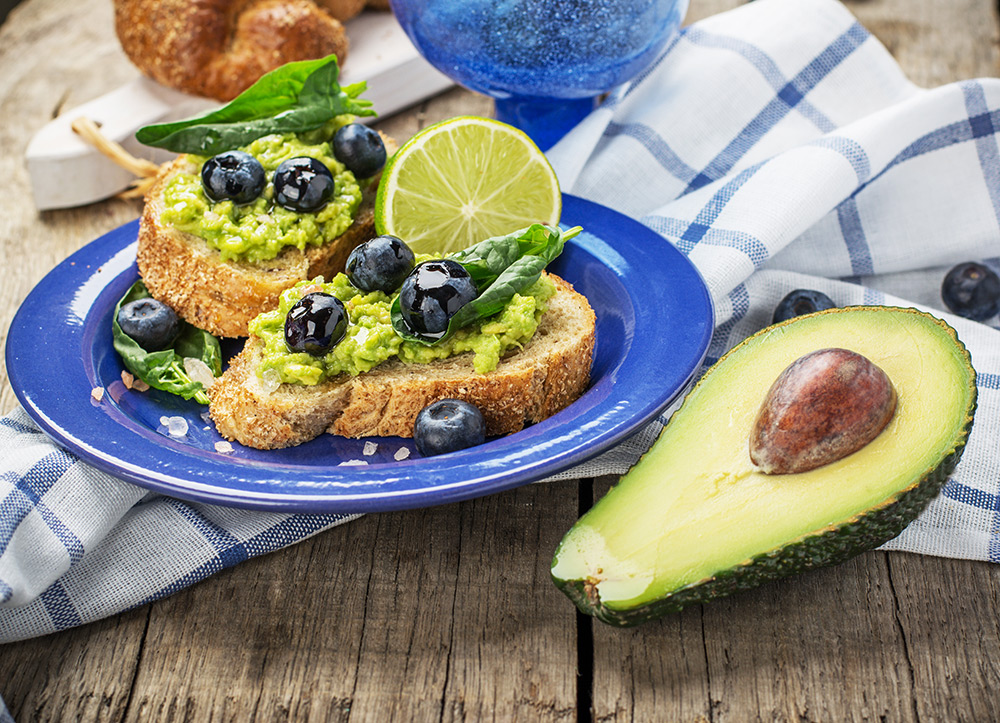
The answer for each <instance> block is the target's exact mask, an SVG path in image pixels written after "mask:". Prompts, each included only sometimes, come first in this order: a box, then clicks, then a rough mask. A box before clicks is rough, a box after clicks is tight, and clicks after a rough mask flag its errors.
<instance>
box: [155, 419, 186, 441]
mask: <svg viewBox="0 0 1000 723" xmlns="http://www.w3.org/2000/svg"><path fill="white" fill-rule="evenodd" d="M160 424H162V425H163V426H164V427H166V428H167V434H169V435H170V436H171V437H183V436H185V435H186V434H187V433H188V423H187V420H186V419H184V417H160Z"/></svg>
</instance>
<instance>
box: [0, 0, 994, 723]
mask: <svg viewBox="0 0 1000 723" xmlns="http://www.w3.org/2000/svg"><path fill="white" fill-rule="evenodd" d="M737 4H739V3H738V0H692V7H691V11H690V13H689V16H688V20H689V21H693V20H696V19H698V18H701V17H704V16H707V15H710V14H713V13H716V12H720V11H723V10H726V9H728V8H730V7H732V6H734V5H737ZM847 5H848V7H849V8H850V9H851V10H852V11H853V12H854V13H855V14H856V15H857V16H858V18H859V19H860V20H861V22H862V23H863V24H864V25H865V26H866V27H867V28H869V29H870V30H871V31H872V32H873V33H874V34H875V35H876V36H877V37H879V38H880V39H881V40H882V42H884V43H885V45H886V46H887V47H888V48H889V50H890V51H891V52H892V53H893V54H894V55H895V57H896V58H897V59H898V60H899V62H900V63H901V64H902V66H903V68H904V69H905V70H906V72H907V73H908V74H909V75H910V77H911V78H912V79H913V80H914V81H915V82H916V83H918V84H920V85H924V86H933V85H937V84H941V83H945V82H949V81H953V80H959V79H965V78H973V77H978V76H997V75H1000V50H998V42H997V39H998V32H1000V21H998V15H997V7H996V3H995V2H993V1H992V0H853V1H851V2H848V3H847ZM0 70H2V72H0V188H2V189H3V193H0V248H2V259H3V265H2V268H3V282H2V284H0V329H2V330H3V331H4V332H6V329H7V326H8V325H9V323H10V319H11V317H12V316H13V313H14V310H15V309H16V308H17V306H18V305H19V304H20V302H21V301H22V300H23V298H24V297H25V296H26V294H27V293H28V291H29V290H30V289H31V287H32V286H33V285H34V284H35V283H36V282H37V281H38V280H39V279H40V278H41V277H42V276H43V275H44V274H45V273H46V272H47V271H48V270H49V269H50V268H51V267H52V266H53V265H55V264H56V263H58V262H59V261H60V260H62V259H63V258H65V257H66V256H67V255H69V254H70V253H71V252H73V251H75V250H76V249H77V248H79V247H80V246H82V245H83V244H85V243H86V242H88V241H90V240H91V239H93V238H96V237H97V236H99V235H100V234H102V233H104V232H106V231H108V230H110V229H112V228H114V227H116V226H118V225H120V224H122V223H125V222H127V221H129V220H131V219H133V218H134V217H135V216H136V215H137V214H138V212H139V206H138V205H137V203H136V202H124V201H108V202H105V203H100V204H96V205H93V206H90V207H87V208H81V209H74V210H68V211H58V212H46V213H42V214H38V213H37V212H36V211H35V210H34V208H33V206H32V202H31V196H30V191H29V188H28V185H27V175H26V171H25V169H24V166H23V150H24V148H25V146H26V144H27V142H28V139H29V138H30V137H31V136H32V134H33V133H34V132H35V131H36V130H37V129H38V128H40V127H41V126H42V125H43V124H44V123H45V122H46V121H47V120H49V119H50V118H52V117H54V116H56V115H58V114H59V113H60V112H61V111H63V110H65V109H68V108H70V107H72V106H74V105H77V104H79V103H82V102H84V101H86V100H89V99H91V98H94V97H96V96H98V95H100V94H102V93H104V92H107V91H109V90H111V89H113V88H115V87H117V86H119V85H121V84H122V83H124V82H125V81H127V80H129V79H131V78H132V77H134V76H135V75H136V71H135V70H134V69H133V68H132V66H131V65H130V64H129V63H128V61H127V60H126V59H125V58H124V56H123V55H122V53H121V52H120V50H119V49H118V45H117V41H116V40H115V38H114V35H113V31H112V27H111V11H110V0H77V1H76V2H73V3H68V2H65V0H27V1H26V2H23V3H22V4H21V5H19V6H18V7H16V8H15V9H14V10H13V12H11V14H10V16H9V17H8V19H7V20H6V22H5V23H4V24H3V25H2V26H0ZM489 112H490V103H489V101H487V100H486V99H484V98H482V97H480V96H477V95H475V94H473V93H470V92H467V91H464V90H459V89H456V90H453V91H450V92H447V93H444V94H442V95H440V96H438V97H436V98H434V99H432V100H430V101H428V102H426V103H423V104H421V105H420V106H418V107H415V108H412V109H410V110H409V111H406V112H404V113H401V114H399V115H397V116H395V117H393V118H388V119H385V120H383V121H382V122H381V123H380V126H379V127H381V128H382V129H384V130H386V131H387V132H388V133H390V134H392V135H393V136H395V137H396V138H398V139H400V140H405V139H406V138H408V137H409V136H410V135H412V134H413V133H414V132H416V131H417V130H418V129H420V128H422V127H424V126H426V125H427V124H429V123H432V122H435V121H437V120H440V119H443V118H446V117H450V116H453V115H457V114H461V113H473V114H489ZM54 182H71V179H69V180H54ZM0 384H2V389H0V411H2V412H6V411H9V410H10V409H11V408H13V407H14V405H15V403H16V402H15V399H14V396H13V394H12V392H11V390H10V387H9V384H8V383H7V380H6V375H5V374H4V375H3V377H2V378H0ZM612 481H613V480H610V479H599V480H580V481H568V482H561V483H555V484H547V485H534V486H528V487H524V488H521V489H518V490H515V491H512V492H508V493H504V494H499V495H495V496H492V497H489V498H485V499H480V500H475V501H471V502H464V503H460V504H452V505H448V506H444V507H437V508H432V509H426V510H417V511H412V512H404V513H393V514H382V515H370V516H367V517H364V518H362V519H360V520H358V521H355V522H352V523H350V524H347V525H344V526H341V527H339V528H336V529H334V530H331V531H329V532H327V533H325V534H322V535H320V536H317V537H314V538H312V539H310V540H308V541H306V542H303V543H301V544H299V545H296V546H294V547H292V548H289V549H286V550H283V551H280V552H277V553H274V554H271V555H268V556H266V557H264V558H260V559H255V560H250V561H248V562H246V563H243V564H241V565H239V566H237V567H236V568H234V569H231V570H228V571H225V572H223V573H220V574H218V575H216V576H215V577H213V578H211V579H209V580H208V581H206V582H203V583H201V584H199V585H196V586H194V587H192V588H189V589H187V590H184V591H182V592H179V593H177V594H175V595H173V596H172V597H169V598H167V599H165V600H163V601H160V602H157V603H154V604H151V605H146V606H144V607H141V608H139V609H136V610H132V611H130V612H127V613H124V614H122V615H118V616H116V617H113V618H110V619H107V620H104V621H100V622H97V623H93V624H91V625H87V626H84V627H81V628H78V629H75V630H70V631H66V632H63V633H60V634H57V635H51V636H47V637H44V638H40V639H35V640H29V641H25V642H21V643H13V644H8V645H5V646H0V695H2V696H3V697H4V699H5V701H6V703H7V705H8V706H9V707H10V709H11V712H12V713H13V714H14V716H15V719H16V720H17V721H19V722H22V723H23V722H25V721H61V720H87V721H125V720H127V721H135V720H196V721H203V720H204V721H207V720H213V721H214V720H226V721H246V720H260V721H270V720H285V719H288V720H309V721H318V720H331V719H332V720H348V719H350V720H355V719H357V720H373V721H383V720H392V719H398V720H421V721H423V720H455V719H459V720H465V719H467V720H481V719H500V720H585V721H586V720H595V721H596V720H600V721H608V720H615V721H628V720H683V721H713V722H721V721H746V720H788V721H849V720H851V721H853V720H858V721H871V720H884V721H928V720H942V721H993V720H998V719H1000V713H998V709H1000V705H998V702H1000V692H998V691H1000V622H998V621H1000V568H998V567H997V566H992V565H989V564H987V563H974V562H966V561H958V560H946V559H939V558H932V557H922V556H917V555H911V554H902V553H893V554H887V553H880V552H873V553H869V554H866V555H863V556H861V557H859V558H857V559H855V560H854V561H851V562H848V563H846V564H844V565H842V566H840V567H837V568H833V569H828V570H823V571H819V572H815V573H811V574H808V575H805V576H802V577H799V578H797V579H794V580H789V581H785V582H781V583H776V584H772V585H768V586H766V587H763V588H761V589H759V590H756V591H753V592H750V593H746V594H741V595H738V596H736V597H733V598H730V599H728V600H723V601H720V602H717V603H714V604H711V605H707V606H703V607H695V608H691V609H688V610H687V611H685V612H683V613H681V614H679V615H674V616H671V617H667V618H665V619H663V620H662V621H660V622H657V623H654V624H651V625H647V626H645V627H642V628H640V629H635V630H628V631H622V630H617V629H612V628H610V627H607V626H604V625H603V624H600V623H593V622H592V621H591V620H590V619H589V618H582V617H578V616H577V615H576V613H575V612H574V609H573V608H572V606H571V605H570V604H569V602H568V601H567V600H566V599H565V598H564V597H563V596H562V595H561V593H559V592H558V591H557V590H556V589H555V587H554V586H553V585H552V584H551V582H550V581H549V574H548V568H549V562H550V559H551V555H552V552H553V550H554V548H555V545H556V543H557V541H558V539H559V537H560V536H561V534H562V533H563V531H565V530H566V529H567V528H568V527H569V526H570V525H571V524H572V522H573V521H574V520H575V519H576V518H577V516H578V515H579V513H580V511H581V510H582V509H585V508H586V506H587V505H588V504H590V502H591V500H592V499H593V498H594V497H595V496H599V495H600V494H602V493H603V491H604V490H605V489H606V488H607V487H608V485H609V484H610V483H611V482H612Z"/></svg>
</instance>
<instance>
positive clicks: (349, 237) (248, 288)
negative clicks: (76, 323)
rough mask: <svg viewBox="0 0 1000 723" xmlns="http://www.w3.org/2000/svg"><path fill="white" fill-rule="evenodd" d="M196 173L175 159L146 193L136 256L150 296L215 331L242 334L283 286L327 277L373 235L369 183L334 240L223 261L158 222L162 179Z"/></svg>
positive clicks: (198, 240) (225, 334)
mask: <svg viewBox="0 0 1000 723" xmlns="http://www.w3.org/2000/svg"><path fill="white" fill-rule="evenodd" d="M389 145H390V147H394V146H392V144H391V142H390V144H389ZM196 170H197V168H196V166H195V164H194V163H192V162H191V161H190V160H189V159H188V158H187V156H179V157H178V158H177V159H176V160H175V161H173V162H172V163H171V164H169V165H168V166H167V167H166V168H165V169H164V170H163V171H162V172H161V173H160V175H159V177H158V178H157V180H156V183H154V184H153V186H152V187H151V188H150V190H149V193H147V195H146V203H145V206H144V208H143V211H142V217H141V219H140V221H139V247H138V251H137V253H136V259H137V261H138V264H139V274H140V275H141V276H142V278H143V281H145V283H146V288H147V289H149V293H150V294H152V295H153V296H154V297H156V298H157V299H159V300H160V301H162V302H164V303H166V304H167V305H168V306H170V307H171V308H173V309H174V311H176V312H177V313H178V315H180V316H181V317H182V318H183V319H184V320H186V321H188V322H190V323H191V324H194V325H195V326H197V327H198V328H200V329H204V330H206V331H208V332H209V333H210V334H214V335H215V336H223V337H237V336H246V334H247V325H248V324H249V323H250V321H251V320H252V319H253V318H254V317H255V316H257V315H258V314H260V313H261V312H263V311H267V310H269V309H272V308H274V307H275V306H277V305H278V295H279V294H280V293H281V292H282V291H284V290H285V289H287V288H288V287H289V286H292V285H293V284H295V283H296V282H298V281H301V280H302V279H312V278H315V277H316V276H323V277H324V278H327V279H329V278H330V277H332V276H333V275H334V274H336V273H337V272H339V271H341V270H343V267H344V263H345V262H346V261H347V257H348V256H349V255H350V253H351V251H352V250H353V249H354V247H355V246H357V245H358V244H360V243H363V242H364V241H367V240H368V239H370V238H372V237H373V236H374V235H375V212H374V204H375V199H374V196H375V190H376V188H377V182H376V181H373V182H371V183H370V184H368V186H367V187H365V188H364V189H363V194H362V201H361V206H360V207H359V208H358V212H357V214H356V215H355V218H354V223H353V224H351V226H350V227H349V228H348V229H347V230H346V231H345V232H344V233H343V234H341V235H340V236H339V237H337V238H336V239H334V240H333V241H331V242H329V243H326V244H323V245H321V246H309V247H307V248H306V250H305V251H301V250H299V249H298V248H295V247H288V248H285V249H284V250H282V252H281V253H279V254H278V255H277V256H276V257H275V258H273V259H270V260H268V261H264V262H258V263H250V262H245V261H223V260H222V257H221V255H220V254H219V252H218V251H217V250H215V249H213V248H211V247H210V246H209V245H208V244H207V243H206V242H205V241H204V239H201V238H199V237H197V236H193V235H192V234H189V233H185V232H183V231H179V230H177V229H176V228H173V227H171V226H168V225H166V224H164V223H163V222H162V220H161V218H162V215H163V211H164V200H163V189H164V188H165V187H166V185H167V183H169V182H170V179H172V178H173V177H174V176H175V175H177V174H178V173H182V172H187V173H194V172H196Z"/></svg>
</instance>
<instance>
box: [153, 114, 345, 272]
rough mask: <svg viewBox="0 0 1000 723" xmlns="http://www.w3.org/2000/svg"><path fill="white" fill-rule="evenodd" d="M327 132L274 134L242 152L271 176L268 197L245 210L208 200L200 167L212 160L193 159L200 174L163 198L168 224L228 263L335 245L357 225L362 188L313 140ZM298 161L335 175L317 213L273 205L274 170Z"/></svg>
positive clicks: (181, 180)
mask: <svg viewBox="0 0 1000 723" xmlns="http://www.w3.org/2000/svg"><path fill="white" fill-rule="evenodd" d="M338 120H339V119H338ZM347 120H349V117H347V118H346V119H345V122H346V121H347ZM333 130H336V127H333ZM324 131H325V132H324V133H322V134H320V133H318V132H316V133H311V134H309V135H308V136H300V135H296V134H294V133H287V134H271V135H266V136H263V137H262V138H258V139H257V140H255V141H252V142H251V143H249V144H247V145H245V146H242V147H241V148H240V149H239V150H242V151H246V152H247V153H249V154H250V155H252V156H254V157H255V158H256V159H257V160H258V161H260V163H261V165H262V166H263V167H264V172H265V174H266V176H267V183H266V185H265V187H264V191H263V192H262V193H261V195H260V196H259V197H258V198H257V199H255V200H254V201H253V202H251V203H249V204H247V205H245V206H237V205H236V204H234V203H233V202H232V201H228V200H227V201H219V202H215V201H212V200H211V199H210V198H208V196H206V195H205V191H204V189H203V188H202V183H201V167H202V166H203V165H204V163H205V161H206V160H208V159H207V158H205V157H202V156H194V155H192V156H190V158H191V159H192V160H194V161H195V162H196V163H197V164H198V169H197V171H196V172H195V173H179V174H177V176H175V177H174V178H173V179H171V180H170V182H169V183H168V184H167V187H166V188H165V189H164V192H163V199H164V205H165V209H164V212H163V222H164V223H166V224H168V225H170V226H173V227H174V228H177V229H179V230H181V231H184V232H186V233H189V234H192V235H194V236H198V237H199V238H202V239H204V240H205V242H206V243H208V245H209V246H211V247H212V248H214V249H216V250H218V251H219V253H220V254H221V256H222V259H223V260H224V261H230V260H237V261H249V262H259V261H266V260H268V259H273V258H274V257H275V256H277V255H278V254H279V253H281V251H282V250H283V249H285V248H286V247H288V246H295V247H296V248H298V249H301V250H305V248H306V247H307V246H320V245H322V244H324V243H327V242H329V241H332V240H333V239H335V238H337V237H338V236H340V235H341V234H343V233H344V232H345V231H346V230H347V229H348V227H350V225H351V224H352V223H353V222H354V217H355V214H356V213H357V210H358V207H359V206H360V205H361V187H360V185H359V184H358V182H357V180H356V179H355V178H354V174H353V173H351V172H350V171H348V170H347V169H346V168H345V167H344V165H343V164H342V163H341V162H340V161H338V160H337V159H336V158H335V157H334V155H333V151H332V149H331V148H330V143H329V142H328V141H326V140H322V139H321V138H311V137H309V136H325V137H326V138H329V137H330V134H329V131H330V129H329V128H326V129H324ZM297 156H310V157H312V158H316V159H317V160H319V161H321V162H322V163H324V164H325V165H326V166H327V167H328V168H329V169H330V172H331V173H332V174H333V178H334V193H333V197H332V198H331V199H330V201H329V202H328V203H327V204H326V205H325V206H323V208H321V209H320V210H319V211H317V212H315V213H300V212H296V211H289V210H287V209H285V208H282V207H281V206H278V205H277V204H275V203H274V202H273V200H272V199H273V197H274V184H273V183H272V181H271V178H272V176H273V175H274V171H275V169H276V168H277V167H278V166H279V165H280V164H281V163H282V162H283V161H286V160H288V159H289V158H295V157H297Z"/></svg>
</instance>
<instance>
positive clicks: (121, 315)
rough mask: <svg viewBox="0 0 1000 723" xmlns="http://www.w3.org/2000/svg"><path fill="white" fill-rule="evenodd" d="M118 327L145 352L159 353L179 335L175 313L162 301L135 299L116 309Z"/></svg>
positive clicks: (179, 327)
mask: <svg viewBox="0 0 1000 723" xmlns="http://www.w3.org/2000/svg"><path fill="white" fill-rule="evenodd" d="M117 319H118V326H120V327H121V330H122V331H123V332H125V334H126V336H128V337H130V338H131V339H132V341H134V342H135V343H136V344H138V345H139V346H141V347H142V348H143V349H145V350H146V351H160V350H162V349H166V348H167V347H168V346H170V345H171V344H173V343H174V339H176V338H177V335H178V334H180V333H181V320H180V319H179V318H178V316H177V313H176V312H175V311H174V310H173V309H171V308H170V307H169V306H167V305H166V304H164V303H163V302H162V301H157V300H156V299H151V298H146V299H136V300H135V301H130V302H128V303H127V304H122V307H121V308H120V309H118V317H117Z"/></svg>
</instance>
